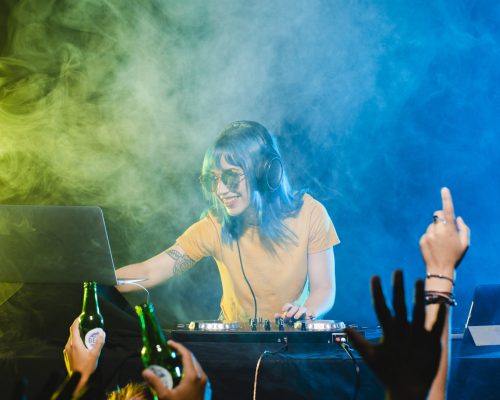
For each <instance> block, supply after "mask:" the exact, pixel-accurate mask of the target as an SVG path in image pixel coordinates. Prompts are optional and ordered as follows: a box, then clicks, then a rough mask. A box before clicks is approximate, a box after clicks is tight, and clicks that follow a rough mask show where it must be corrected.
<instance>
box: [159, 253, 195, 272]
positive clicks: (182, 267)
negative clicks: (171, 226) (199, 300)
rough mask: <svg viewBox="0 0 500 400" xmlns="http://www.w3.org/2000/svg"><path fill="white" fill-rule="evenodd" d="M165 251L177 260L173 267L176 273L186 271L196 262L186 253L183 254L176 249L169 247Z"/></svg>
mask: <svg viewBox="0 0 500 400" xmlns="http://www.w3.org/2000/svg"><path fill="white" fill-rule="evenodd" d="M165 253H167V255H168V256H169V257H170V258H172V259H173V260H174V261H175V263H174V269H173V272H174V275H179V274H182V273H183V272H186V271H187V270H188V269H189V268H191V267H192V266H193V265H194V264H195V262H194V261H193V260H191V259H190V258H189V257H188V256H187V255H186V254H182V253H181V252H179V251H177V250H175V249H172V248H170V249H167V250H165Z"/></svg>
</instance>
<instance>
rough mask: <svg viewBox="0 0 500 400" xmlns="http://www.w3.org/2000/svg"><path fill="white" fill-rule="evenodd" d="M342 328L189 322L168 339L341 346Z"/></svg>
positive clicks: (318, 323)
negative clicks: (335, 344)
mask: <svg viewBox="0 0 500 400" xmlns="http://www.w3.org/2000/svg"><path fill="white" fill-rule="evenodd" d="M345 327H346V324H345V323H344V322H342V321H336V320H299V321H296V322H294V323H293V324H289V323H287V322H286V321H284V320H282V319H277V320H276V321H273V322H271V321H269V320H262V319H261V318H260V319H258V320H250V321H249V322H248V323H240V322H227V321H218V320H215V321H192V322H190V323H189V324H178V325H177V327H176V329H174V330H172V332H171V338H172V339H174V340H177V341H180V342H235V343H285V342H286V343H331V344H334V343H337V344H340V343H344V342H347V337H346V335H345V333H344V328H345Z"/></svg>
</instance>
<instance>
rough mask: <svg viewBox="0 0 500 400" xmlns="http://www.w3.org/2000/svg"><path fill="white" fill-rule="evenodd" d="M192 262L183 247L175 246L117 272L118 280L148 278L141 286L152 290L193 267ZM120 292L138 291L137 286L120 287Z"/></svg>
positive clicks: (118, 287)
mask: <svg viewBox="0 0 500 400" xmlns="http://www.w3.org/2000/svg"><path fill="white" fill-rule="evenodd" d="M194 263H195V262H194V261H193V260H191V259H190V258H189V257H188V256H187V255H186V253H185V252H184V250H182V247H180V246H179V245H178V244H174V245H173V246H172V247H170V248H169V249H167V250H165V251H163V252H161V253H160V254H158V255H156V256H154V257H152V258H150V259H148V260H146V261H143V262H140V263H137V264H130V265H127V266H125V267H122V268H119V269H117V270H116V277H117V278H118V279H125V278H146V281H144V282H141V285H142V286H144V287H146V288H150V287H153V286H156V285H158V284H160V283H162V282H164V281H166V280H167V279H169V278H171V277H172V276H174V275H177V274H180V273H182V272H184V271H186V270H188V269H189V268H191V267H192V266H193V264H194ZM117 289H118V290H119V291H120V292H131V291H134V290H138V289H139V287H138V286H136V285H118V286H117Z"/></svg>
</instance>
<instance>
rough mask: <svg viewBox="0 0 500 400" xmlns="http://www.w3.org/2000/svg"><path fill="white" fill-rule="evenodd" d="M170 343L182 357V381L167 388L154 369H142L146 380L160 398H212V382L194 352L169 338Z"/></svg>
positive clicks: (199, 399)
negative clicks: (171, 387) (173, 386)
mask: <svg viewBox="0 0 500 400" xmlns="http://www.w3.org/2000/svg"><path fill="white" fill-rule="evenodd" d="M168 344H169V346H170V347H172V348H173V349H174V350H175V351H176V352H177V354H178V355H180V357H181V360H182V368H183V376H182V380H181V382H180V383H179V385H178V386H176V387H175V388H173V389H167V388H166V387H165V386H164V385H163V383H162V382H161V379H160V378H159V377H157V376H156V375H155V374H154V373H153V371H150V370H148V369H145V370H144V371H142V377H143V378H144V380H145V381H146V382H148V383H149V384H150V385H151V386H152V388H153V389H154V391H155V392H156V395H157V396H158V398H159V399H160V400H203V399H210V398H211V389H210V383H209V382H208V378H207V376H206V375H205V372H204V371H203V369H202V368H201V365H200V364H199V363H198V360H196V358H195V356H194V355H193V353H191V352H190V351H189V350H188V349H187V348H186V347H184V346H183V345H182V344H180V343H177V342H174V341H173V340H169V341H168ZM207 384H208V385H207Z"/></svg>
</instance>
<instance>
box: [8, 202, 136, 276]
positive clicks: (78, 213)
mask: <svg viewBox="0 0 500 400" xmlns="http://www.w3.org/2000/svg"><path fill="white" fill-rule="evenodd" d="M144 280H145V279H126V280H117V278H116V274H115V266H114V263H113V257H112V254H111V248H110V245H109V240H108V234H107V231H106V225H105V222H104V215H103V212H102V210H101V208H99V207H96V206H53V205H0V282H5V283H20V282H22V283H82V282H84V281H96V282H97V283H99V284H101V285H109V286H114V285H120V284H126V283H135V282H141V281H144Z"/></svg>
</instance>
